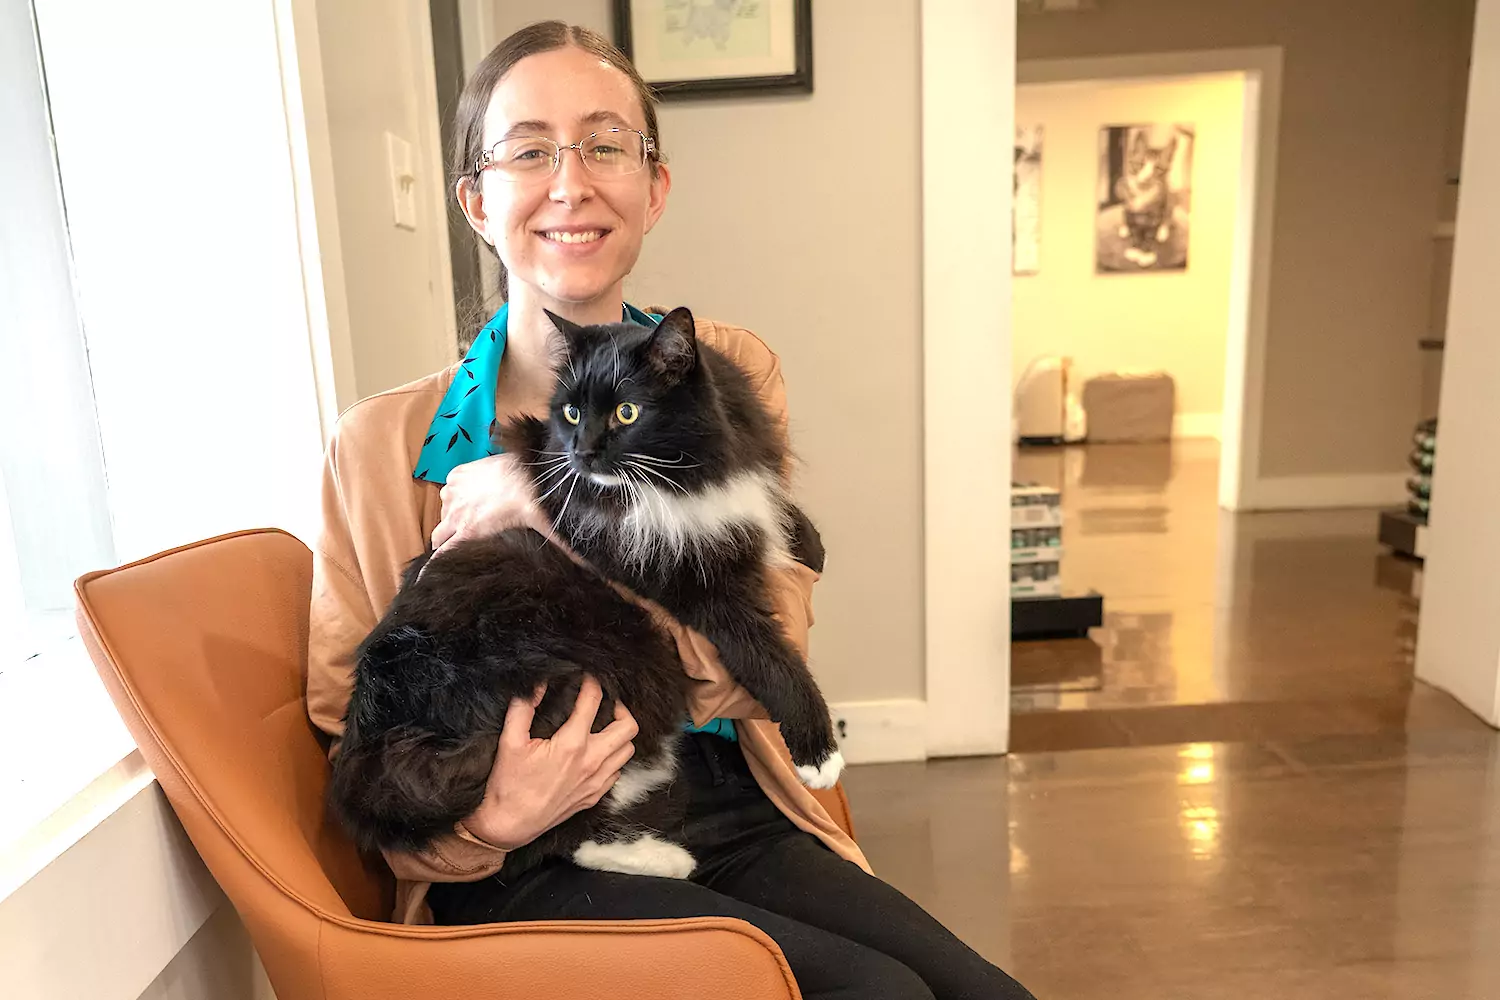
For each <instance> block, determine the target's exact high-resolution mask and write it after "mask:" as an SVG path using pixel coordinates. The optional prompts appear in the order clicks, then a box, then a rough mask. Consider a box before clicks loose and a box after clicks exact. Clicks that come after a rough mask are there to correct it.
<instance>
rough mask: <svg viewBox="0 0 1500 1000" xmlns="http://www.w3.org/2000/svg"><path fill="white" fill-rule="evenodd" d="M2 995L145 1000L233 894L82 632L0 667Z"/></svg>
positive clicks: (0, 976) (0, 974)
mask: <svg viewBox="0 0 1500 1000" xmlns="http://www.w3.org/2000/svg"><path fill="white" fill-rule="evenodd" d="M0 806H3V808H0V996H17V997H21V996H25V997H85V996H86V997H89V998H91V1000H136V998H138V997H139V996H140V995H141V992H142V991H143V990H145V989H146V988H147V987H148V986H150V984H151V983H152V982H153V981H155V980H156V978H157V977H158V976H159V975H160V974H161V973H162V970H164V969H166V968H167V967H168V965H169V964H170V963H171V962H172V960H173V959H174V958H175V957H176V956H177V955H178V954H179V953H181V952H182V950H183V949H184V948H185V947H187V945H188V942H189V941H191V940H192V939H193V936H194V935H195V934H196V933H197V932H198V930H199V928H201V927H202V926H203V924H204V923H205V922H206V921H207V920H208V918H209V917H210V916H212V914H213V913H214V911H215V910H217V909H218V908H219V907H220V906H222V905H223V904H224V894H223V892H222V891H220V889H219V887H218V886H217V885H216V884H215V883H214V880H213V876H212V875H210V874H209V872H208V869H207V868H205V867H204V865H203V861H202V860H201V859H200V858H199V857H198V852H197V851H196V850H194V849H193V845H192V843H191V842H190V841H189V840H188V838H187V834H186V833H184V832H183V829H182V826H181V825H180V824H179V823H178V822H177V817H176V816H174V815H173V813H172V809H171V806H169V805H168V804H167V800H166V797H165V796H164V795H163V794H162V793H161V789H160V788H159V787H157V784H156V776H155V775H154V774H152V773H151V769H150V768H149V767H147V766H146V762H145V761H144V760H143V759H142V757H141V754H140V751H139V750H137V749H136V747H135V743H134V741H133V740H132V739H131V737H130V733H129V731H128V730H127V729H126V728H125V725H124V723H122V722H121V721H120V717H119V715H118V713H116V712H115V708H114V704H113V703H112V702H111V701H110V699H109V695H108V693H107V692H106V691H105V690H104V685H103V683H102V682H101V681H100V680H99V677H98V675H97V674H96V673H95V672H94V666H93V663H92V662H91V661H90V660H89V657H88V654H87V652H86V651H85V650H84V647H83V643H82V642H81V641H80V640H78V639H77V638H76V637H72V638H68V639H60V640H58V641H56V642H53V643H51V644H50V645H49V646H48V647H47V648H46V650H45V651H44V652H43V653H42V654H41V655H39V656H35V657H32V658H31V659H29V660H27V661H25V662H24V663H22V664H20V665H18V666H16V667H7V668H6V669H5V670H4V671H3V672H0Z"/></svg>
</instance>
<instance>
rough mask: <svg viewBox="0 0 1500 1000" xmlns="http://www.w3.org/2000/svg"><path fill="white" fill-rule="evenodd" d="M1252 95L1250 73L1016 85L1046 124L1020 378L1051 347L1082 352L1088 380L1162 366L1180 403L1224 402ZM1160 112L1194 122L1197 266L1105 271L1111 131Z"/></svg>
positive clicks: (1019, 332) (1022, 101)
mask: <svg viewBox="0 0 1500 1000" xmlns="http://www.w3.org/2000/svg"><path fill="white" fill-rule="evenodd" d="M1243 102H1244V81H1243V78H1242V77H1241V76H1240V75H1238V74H1223V75H1215V76H1203V77H1183V78H1172V79H1160V80H1139V81H1100V82H1079V83H1046V84H1029V85H1025V86H1021V87H1017V88H1016V122H1017V124H1018V125H1020V126H1032V125H1038V124H1039V125H1041V126H1042V127H1043V128H1044V130H1045V138H1044V145H1043V152H1042V178H1041V199H1042V214H1041V269H1040V271H1039V273H1037V274H1034V275H1024V276H1017V277H1016V279H1015V283H1014V285H1013V286H1012V288H1013V292H1012V294H1013V296H1014V304H1013V313H1012V315H1013V317H1014V326H1013V328H1012V340H1011V358H1012V365H1011V378H1012V380H1018V379H1019V378H1020V376H1021V374H1022V372H1024V371H1025V369H1026V366H1027V365H1028V364H1030V363H1031V361H1032V359H1034V358H1036V357H1039V356H1042V355H1048V354H1061V355H1065V356H1070V357H1071V358H1072V359H1073V363H1074V371H1075V372H1076V374H1077V375H1078V376H1080V377H1081V378H1088V377H1089V376H1092V375H1096V374H1098V373H1100V372H1107V371H1115V370H1119V369H1123V368H1147V369H1162V370H1164V371H1166V372H1168V373H1169V374H1171V376H1172V377H1173V379H1174V380H1175V381H1176V384H1177V412H1178V413H1181V414H1209V415H1217V414H1218V413H1219V411H1220V409H1221V408H1222V406H1223V400H1224V342H1225V336H1226V330H1227V326H1228V319H1229V269H1230V258H1231V255H1232V253H1233V250H1234V224H1235V218H1236V212H1237V202H1238V198H1239V187H1240V155H1241V153H1240V151H1241V146H1242V144H1243V142H1242V140H1243V133H1244V127H1243V126H1244V104H1243ZM1148 122H1159V123H1173V122H1182V123H1185V124H1190V125H1192V126H1194V128H1195V130H1196V141H1195V143H1194V148H1193V174H1192V198H1193V201H1192V221H1191V230H1190V235H1189V246H1188V267H1187V270H1185V271H1163V272H1157V273H1149V274H1139V275H1117V274H1095V273H1094V218H1095V202H1096V201H1097V190H1098V174H1099V151H1098V150H1099V129H1100V128H1101V126H1105V125H1129V124H1136V123H1148Z"/></svg>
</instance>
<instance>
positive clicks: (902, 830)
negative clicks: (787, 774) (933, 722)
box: [845, 729, 1500, 1000]
mask: <svg viewBox="0 0 1500 1000" xmlns="http://www.w3.org/2000/svg"><path fill="white" fill-rule="evenodd" d="M1497 777H1500V739H1497V737H1496V736H1495V735H1494V734H1492V733H1490V732H1489V731H1488V730H1483V731H1475V730H1472V729H1468V730H1464V731H1440V730H1427V731H1423V732H1416V733H1411V734H1400V733H1394V734H1390V733H1388V734H1379V735H1374V736H1335V737H1324V738H1320V739H1314V740H1308V741H1304V742H1298V743H1289V744H1278V743H1240V744H1207V743H1195V744H1185V745H1181V746H1160V747H1136V748H1121V749H1109V750H1081V751H1073V752H1065V753H1032V754H1015V755H1012V756H1011V757H1008V758H983V759H971V760H956V761H936V762H929V763H927V764H892V765H873V766H865V767H856V768H852V769H851V770H850V771H849V772H847V773H846V778H845V787H846V788H847V789H848V791H849V795H850V798H851V800H852V801H853V805H854V819H855V825H856V828H857V833H858V836H859V839H860V842H861V844H862V845H863V846H864V848H865V850H866V852H867V853H868V855H869V857H870V860H871V862H872V863H873V864H874V866H875V868H876V870H877V872H878V873H879V874H881V875H882V876H883V877H885V878H886V879H887V880H889V881H890V882H892V883H893V884H895V885H896V886H897V887H898V888H900V889H902V890H903V891H905V892H906V893H907V894H908V895H910V896H912V897H913V898H915V899H916V900H917V901H918V902H920V903H922V904H923V905H924V906H926V907H927V908H928V909H929V910H930V911H931V912H932V913H934V914H935V915H936V916H937V917H939V918H940V919H941V920H943V921H944V923H946V924H947V925H948V926H949V927H951V928H952V929H953V930H954V931H955V932H956V933H958V934H959V936H960V937H962V938H963V939H964V940H966V941H968V942H969V943H970V944H971V945H973V946H974V947H975V948H976V949H977V950H979V951H980V952H981V953H983V954H984V955H985V956H986V957H987V958H989V959H990V960H992V961H994V962H996V963H997V964H999V965H1001V966H1002V967H1004V968H1006V969H1007V970H1008V971H1010V972H1012V973H1013V974H1015V975H1016V976H1017V978H1019V979H1020V980H1021V981H1022V982H1024V983H1026V984H1027V985H1028V986H1029V987H1030V988H1031V989H1032V991H1033V992H1035V993H1036V995H1037V996H1038V997H1039V998H1041V1000H1063V998H1066V1000H1094V998H1098V1000H1105V998H1108V1000H1164V998H1183V1000H1189V998H1191V1000H1219V998H1223V1000H1247V998H1263V997H1264V998H1272V997H1278V998H1279V997H1308V998H1316V1000H1346V998H1347V1000H1376V998H1380V1000H1384V998H1389V1000H1413V998H1434V1000H1436V998H1443V1000H1464V998H1472V1000H1493V998H1496V997H1500V947H1496V942H1497V941H1500V782H1497Z"/></svg>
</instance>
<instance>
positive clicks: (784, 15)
mask: <svg viewBox="0 0 1500 1000" xmlns="http://www.w3.org/2000/svg"><path fill="white" fill-rule="evenodd" d="M615 43H616V44H617V45H619V46H620V48H621V49H622V50H623V51H624V52H625V54H626V55H627V56H629V57H630V59H631V61H632V62H634V63H635V66H636V69H638V70H640V73H641V76H642V77H644V78H645V80H646V82H647V83H649V84H650V85H651V86H652V87H653V88H654V89H655V90H656V91H657V93H658V94H660V95H661V97H662V98H663V99H664V100H676V99H684V98H695V97H732V96H736V95H756V94H769V93H781V94H787V93H801V94H810V93H812V0H615Z"/></svg>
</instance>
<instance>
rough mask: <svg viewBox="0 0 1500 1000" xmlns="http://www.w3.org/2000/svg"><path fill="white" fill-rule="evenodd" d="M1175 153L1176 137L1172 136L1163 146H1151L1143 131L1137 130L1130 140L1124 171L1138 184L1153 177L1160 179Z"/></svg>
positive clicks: (1169, 168) (1165, 172) (1169, 166)
mask: <svg viewBox="0 0 1500 1000" xmlns="http://www.w3.org/2000/svg"><path fill="white" fill-rule="evenodd" d="M1176 153H1177V137H1176V136H1173V137H1172V138H1171V140H1170V141H1168V142H1167V143H1166V145H1164V146H1152V145H1150V143H1148V142H1147V140H1146V133H1145V132H1144V131H1141V132H1137V133H1136V134H1135V138H1134V139H1133V140H1131V143H1130V152H1129V157H1128V159H1127V160H1126V171H1127V172H1128V173H1129V174H1130V176H1131V177H1132V179H1133V180H1135V182H1136V183H1138V184H1144V183H1146V182H1147V181H1149V180H1152V179H1153V178H1156V179H1160V178H1162V177H1165V176H1166V175H1167V171H1169V170H1171V169H1172V157H1173V156H1175V155H1176Z"/></svg>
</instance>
